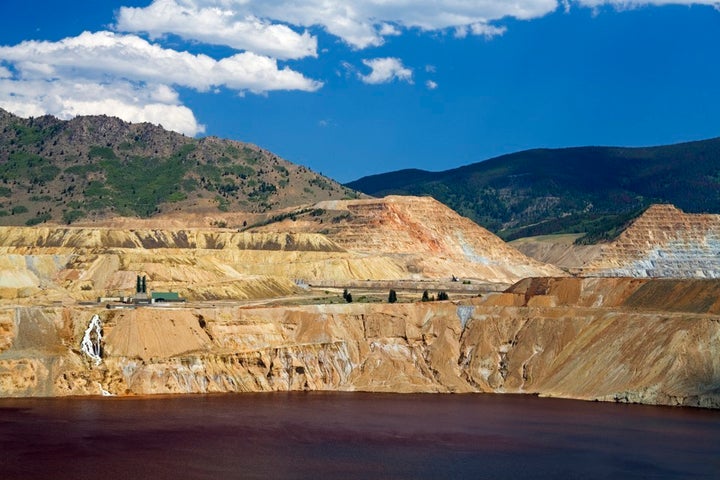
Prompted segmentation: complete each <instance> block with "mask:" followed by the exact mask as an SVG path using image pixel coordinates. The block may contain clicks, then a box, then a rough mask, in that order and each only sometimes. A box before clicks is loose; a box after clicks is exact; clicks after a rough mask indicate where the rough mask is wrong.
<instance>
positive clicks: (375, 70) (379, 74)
mask: <svg viewBox="0 0 720 480" xmlns="http://www.w3.org/2000/svg"><path fill="white" fill-rule="evenodd" d="M362 62H363V63H364V64H365V65H367V66H368V67H370V68H371V70H372V71H371V72H370V73H369V74H368V75H360V79H361V80H362V81H363V82H365V83H370V84H379V83H388V82H392V81H393V80H398V81H405V82H408V83H412V76H413V72H412V70H411V69H409V68H406V67H405V66H404V65H403V64H402V61H401V60H400V59H398V58H392V57H387V58H373V59H371V60H363V61H362Z"/></svg>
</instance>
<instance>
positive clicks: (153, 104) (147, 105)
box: [0, 78, 205, 136]
mask: <svg viewBox="0 0 720 480" xmlns="http://www.w3.org/2000/svg"><path fill="white" fill-rule="evenodd" d="M0 107H2V108H3V109H5V110H8V111H10V112H13V113H15V114H16V115H20V116H22V117H36V116H40V115H45V114H51V115H54V116H56V117H58V118H62V119H66V120H67V119H70V118H73V117H75V116H77V115H100V114H106V115H113V116H117V117H119V118H122V119H123V120H125V121H128V122H150V123H154V124H162V125H163V126H164V127H165V128H168V129H170V130H173V131H176V132H181V133H184V134H186V135H191V136H195V135H197V134H199V133H203V132H204V131H205V127H204V126H203V125H201V124H199V123H198V121H197V119H196V118H195V116H194V115H193V112H192V111H191V110H190V109H189V108H187V107H185V106H183V105H181V104H180V101H179V98H178V95H177V92H175V91H174V90H173V89H171V88H170V87H168V86H166V85H136V84H132V83H131V82H127V81H119V82H114V83H112V84H101V83H97V82H92V81H82V80H65V79H55V80H43V79H32V80H13V79H7V78H6V79H0Z"/></svg>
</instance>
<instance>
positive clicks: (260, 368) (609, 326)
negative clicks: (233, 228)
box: [0, 278, 720, 408]
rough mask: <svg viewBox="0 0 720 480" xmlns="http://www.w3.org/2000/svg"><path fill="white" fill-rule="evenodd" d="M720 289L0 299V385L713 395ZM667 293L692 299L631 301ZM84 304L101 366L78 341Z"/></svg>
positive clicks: (594, 283)
mask: <svg viewBox="0 0 720 480" xmlns="http://www.w3.org/2000/svg"><path fill="white" fill-rule="evenodd" d="M656 282H659V283H656ZM719 288H720V287H719V285H718V282H715V281H712V282H705V283H703V284H702V285H696V284H694V282H693V281H686V282H684V283H683V282H680V283H676V284H674V285H672V284H669V283H663V282H661V281H654V280H633V279H572V278H564V279H552V280H547V279H537V280H529V281H526V282H524V283H522V284H519V285H516V286H515V287H514V289H512V290H511V291H508V292H506V293H501V294H490V295H487V296H486V297H483V298H476V299H474V300H471V301H467V302H460V303H452V302H433V303H416V304H392V305H390V304H346V305H324V306H323V305H320V306H302V307H301V306H298V307H276V308H238V307H226V308H223V307H218V308H213V309H200V308H194V309H152V308H139V309H136V310H113V311H108V310H97V309H91V308H81V307H72V308H71V307H53V308H37V307H36V308H29V307H28V308H23V307H14V308H5V309H2V310H0V394H2V395H3V396H49V395H88V394H91V395H92V394H100V393H102V392H106V393H110V394H116V395H136V394H165V393H203V392H243V391H278V390H345V391H352V390H363V391H375V392H498V393H528V394H540V395H546V396H556V397H567V398H579V399H587V400H606V401H620V402H642V403H657V404H670V405H675V404H678V405H694V406H704V407H713V408H718V407H720V318H719V317H718V316H717V314H716V313H715V312H716V311H717V306H716V305H715V304H710V303H709V300H708V299H707V297H708V296H709V292H710V291H714V292H717V291H719ZM591 290H592V291H591ZM663 292H664V293H663ZM669 292H675V293H680V294H682V295H688V294H691V293H692V292H695V294H696V296H697V300H696V301H690V300H688V301H686V302H685V303H684V304H675V306H674V308H669V307H665V306H663V305H660V306H658V307H654V308H652V306H651V303H652V302H646V301H645V300H643V299H647V298H651V297H653V296H654V295H667V294H668V293H669ZM671 304H672V302H670V301H668V302H667V303H666V305H667V306H670V305H671ZM94 314H98V315H99V316H100V317H101V320H102V326H103V336H104V343H103V360H102V362H101V363H100V364H99V365H96V364H95V363H94V362H93V361H91V359H89V358H87V357H86V356H85V355H84V354H83V353H82V352H81V351H80V349H79V345H80V341H81V339H82V336H83V332H84V331H85V329H86V328H87V327H88V324H89V322H90V319H91V318H92V316H93V315H94Z"/></svg>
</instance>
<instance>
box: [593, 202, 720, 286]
mask: <svg viewBox="0 0 720 480" xmlns="http://www.w3.org/2000/svg"><path fill="white" fill-rule="evenodd" d="M719 253H720V215H710V214H707V215H705V214H688V213H683V212H682V211H681V210H678V209H677V208H675V207H673V206H672V205H653V206H651V207H650V208H648V209H647V210H646V211H645V213H643V214H642V215H641V216H640V217H638V218H637V219H636V220H635V221H634V222H633V223H632V225H630V226H629V227H628V228H627V229H626V230H625V231H624V232H623V233H622V234H621V235H620V237H618V239H617V240H615V241H614V242H612V243H610V244H607V245H603V246H602V249H601V252H600V254H599V255H598V256H597V257H596V258H595V259H594V260H592V261H590V262H589V263H588V264H587V265H585V266H583V267H582V272H583V274H585V275H601V276H612V277H654V278H659V277H663V278H720V255H718V254H719Z"/></svg>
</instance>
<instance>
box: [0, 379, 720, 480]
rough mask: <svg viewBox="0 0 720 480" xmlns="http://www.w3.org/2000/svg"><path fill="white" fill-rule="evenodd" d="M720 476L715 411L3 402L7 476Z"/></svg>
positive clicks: (423, 401)
mask: <svg viewBox="0 0 720 480" xmlns="http://www.w3.org/2000/svg"><path fill="white" fill-rule="evenodd" d="M39 478H43V479H45V478H52V479H65V478H67V479H85V478H87V479H94V480H112V479H138V480H139V479H145V478H151V479H226V478H243V479H253V478H262V479H269V478H288V479H305V478H342V479H348V478H358V479H360V478H362V479H368V478H370V479H372V478H387V479H426V478H428V479H430V478H432V479H435V478H492V479H499V478H509V479H526V478H537V479H545V478H547V479H550V478H563V479H573V478H578V479H593V478H613V479H626V478H653V479H655V478H657V479H665V478H683V479H685V478H720V412H718V411H710V410H700V409H689V408H670V407H649V406H639V405H617V404H606V403H590V402H580V401H572V400H558V399H541V398H535V397H530V396H517V395H479V394H471V395H427V394H425V395H394V394H390V395H384V394H366V393H282V394H242V395H217V396H182V397H162V398H90V399H88V398H72V399H2V400H0V479H3V480H13V479H24V480H27V479H39Z"/></svg>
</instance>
